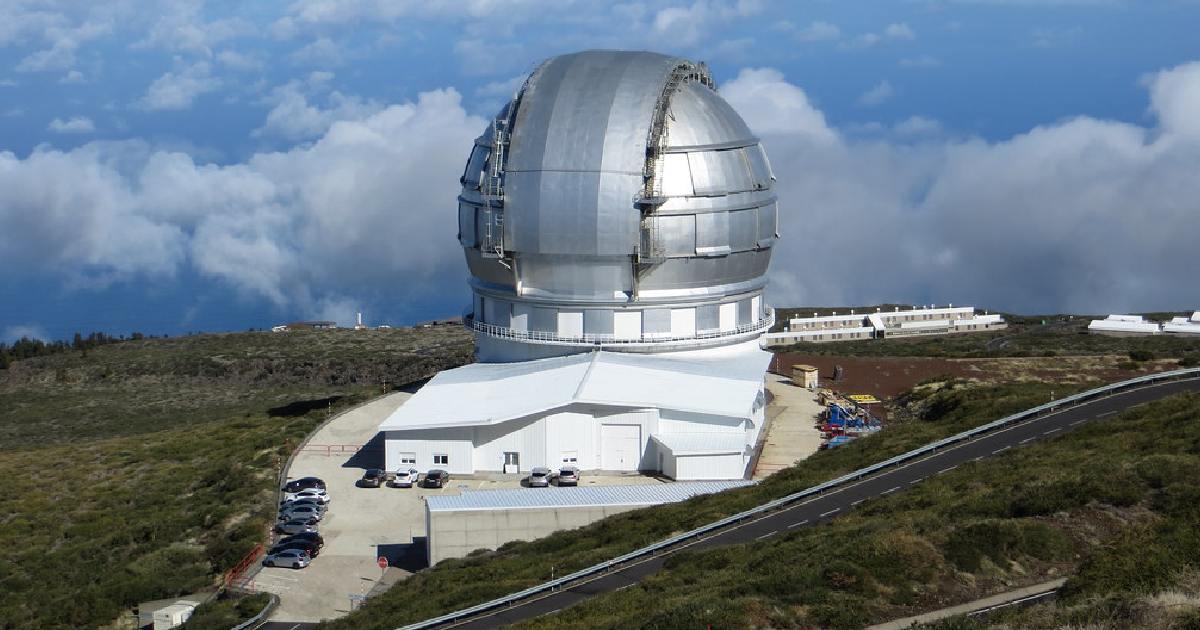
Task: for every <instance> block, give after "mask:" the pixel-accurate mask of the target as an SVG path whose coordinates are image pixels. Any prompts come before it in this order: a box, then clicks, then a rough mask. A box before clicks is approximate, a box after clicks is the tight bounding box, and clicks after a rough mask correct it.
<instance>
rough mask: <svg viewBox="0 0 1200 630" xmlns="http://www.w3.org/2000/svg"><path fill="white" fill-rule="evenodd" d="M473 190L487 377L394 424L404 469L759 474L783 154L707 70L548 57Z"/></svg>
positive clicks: (472, 173) (478, 329) (496, 128)
mask: <svg viewBox="0 0 1200 630" xmlns="http://www.w3.org/2000/svg"><path fill="white" fill-rule="evenodd" d="M460 181H461V183H462V190H461V193H460V194H459V197H458V240H459V244H460V245H461V246H462V247H463V251H464V252H465V254H466V261H467V267H468V269H469V271H470V274H471V277H470V286H471V291H472V293H473V300H472V306H473V308H472V313H471V314H470V315H468V316H467V317H466V319H465V323H466V325H467V326H468V327H469V328H471V329H472V330H473V331H474V333H475V338H476V356H477V359H478V360H479V363H476V364H474V365H468V366H466V367H462V368H457V369H454V370H448V371H445V372H442V373H441V374H438V375H437V376H436V377H434V378H433V379H432V380H431V381H430V382H429V383H428V384H426V385H425V386H424V387H423V388H422V389H420V390H419V391H418V392H417V393H416V394H415V395H413V397H412V398H410V399H409V400H408V401H407V402H406V403H405V404H404V405H403V406H402V407H401V408H400V409H398V410H397V411H396V412H395V413H394V414H393V415H392V416H391V417H389V418H387V419H386V420H385V421H384V422H383V423H382V424H381V425H380V430H381V431H382V432H383V433H384V435H385V450H386V466H387V467H388V468H389V469H397V468H407V467H413V468H418V469H421V470H425V469H429V468H443V469H446V470H448V471H450V472H451V473H460V474H468V473H474V472H477V471H507V472H525V471H528V470H529V469H530V468H533V467H535V466H547V467H553V466H560V465H563V464H574V465H576V466H578V467H579V468H581V469H583V470H613V471H624V470H628V471H633V470H642V471H662V472H663V473H665V474H667V475H668V476H671V477H674V478H676V479H696V480H701V479H740V478H743V477H744V476H746V474H747V467H748V464H749V462H750V459H751V456H752V454H753V450H754V447H755V444H756V441H757V439H758V436H759V434H760V432H761V430H762V426H763V417H764V410H763V407H764V392H763V377H764V374H765V372H766V368H767V366H768V363H769V361H770V356H771V355H770V354H769V353H767V352H764V351H762V350H760V349H759V338H760V337H761V336H762V334H763V333H764V332H765V331H766V330H767V329H768V328H770V326H771V324H772V323H774V313H773V311H772V310H771V309H770V308H768V307H767V305H766V304H765V303H764V301H763V288H764V287H765V285H766V276H765V274H766V270H767V266H768V264H769V263H770V259H771V250H772V248H773V246H774V244H775V241H776V239H777V238H778V227H777V226H778V213H779V212H778V204H777V200H776V198H775V195H774V193H773V191H772V187H773V185H774V181H775V176H774V173H773V172H772V171H771V167H770V164H769V162H768V161H767V156H766V153H765V152H764V151H763V149H762V147H761V146H760V144H759V141H758V139H757V138H756V137H755V136H754V134H753V133H752V132H751V131H750V129H749V128H747V126H746V124H745V122H743V121H742V119H741V117H740V116H738V114H737V113H736V112H735V111H734V110H733V108H732V107H730V105H729V104H728V103H727V102H725V100H724V99H722V98H721V96H720V95H718V94H717V91H716V87H715V84H714V83H713V80H712V77H711V76H710V75H709V72H708V69H707V67H705V66H704V64H702V63H694V62H691V61H688V60H686V59H679V58H675V57H668V56H665V55H659V54H654V53H645V52H623V51H587V52H582V53H575V54H569V55H563V56H559V57H554V58H552V59H549V60H547V61H546V62H544V63H542V64H541V65H540V66H539V67H538V68H537V69H536V70H534V71H533V73H532V74H530V76H529V77H528V78H527V79H526V81H525V83H524V85H523V86H522V87H521V89H520V90H519V91H518V92H517V94H516V95H515V96H514V97H513V99H512V100H511V101H510V102H509V103H508V104H507V105H505V106H504V107H503V108H502V109H501V110H500V112H499V114H497V116H496V118H495V120H494V121H493V122H492V124H491V125H489V126H488V128H487V129H486V130H485V131H484V133H483V135H481V136H480V137H479V138H478V139H476V140H475V143H474V147H473V148H472V150H471V154H470V157H469V158H468V160H467V165H466V169H465V171H464V173H463V176H462V178H461V180H460Z"/></svg>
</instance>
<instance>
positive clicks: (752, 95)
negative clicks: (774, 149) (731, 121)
mask: <svg viewBox="0 0 1200 630" xmlns="http://www.w3.org/2000/svg"><path fill="white" fill-rule="evenodd" d="M721 93H722V94H723V95H724V96H725V98H726V99H727V100H729V102H731V103H734V104H735V105H736V106H737V109H738V112H739V113H740V114H741V115H742V116H743V117H744V118H745V119H746V120H747V121H754V125H753V126H754V129H755V131H757V132H759V133H764V134H768V133H769V134H775V135H781V136H789V137H798V138H803V139H804V142H810V143H818V144H824V143H830V142H833V141H835V140H836V138H837V136H836V134H835V133H834V131H833V130H832V129H830V128H829V125H827V124H826V123H825V115H824V114H823V113H821V111H820V110H818V109H817V108H815V107H813V105H812V103H810V102H809V100H808V96H807V95H806V94H805V93H804V91H803V90H801V89H800V88H798V87H796V86H795V85H792V84H790V83H788V82H787V80H785V79H784V77H783V74H782V73H781V72H779V71H778V70H774V69H771V68H759V69H755V68H745V69H743V70H742V71H741V72H740V73H738V76H737V78H736V79H734V80H733V81H730V82H729V83H726V84H725V85H723V86H721Z"/></svg>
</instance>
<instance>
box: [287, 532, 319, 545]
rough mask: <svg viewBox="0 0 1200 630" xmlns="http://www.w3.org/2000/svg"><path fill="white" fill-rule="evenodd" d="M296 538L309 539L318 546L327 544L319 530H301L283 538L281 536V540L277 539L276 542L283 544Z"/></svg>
mask: <svg viewBox="0 0 1200 630" xmlns="http://www.w3.org/2000/svg"><path fill="white" fill-rule="evenodd" d="M294 540H304V541H308V542H311V543H313V544H315V545H316V546H317V547H324V546H325V538H324V537H322V536H321V535H320V534H318V533H317V532H301V533H299V534H292V535H291V536H284V537H283V538H280V539H279V540H277V541H275V544H277V545H282V544H284V543H289V542H292V541H294Z"/></svg>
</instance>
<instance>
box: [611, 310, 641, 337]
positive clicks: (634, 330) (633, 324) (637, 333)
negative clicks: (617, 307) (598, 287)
mask: <svg viewBox="0 0 1200 630" xmlns="http://www.w3.org/2000/svg"><path fill="white" fill-rule="evenodd" d="M613 335H615V336H616V338H617V339H641V337H642V312H641V311H616V312H614V313H613Z"/></svg>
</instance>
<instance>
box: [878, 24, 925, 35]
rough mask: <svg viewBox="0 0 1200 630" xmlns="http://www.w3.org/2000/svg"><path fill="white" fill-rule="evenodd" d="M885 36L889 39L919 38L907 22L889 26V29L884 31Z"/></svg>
mask: <svg viewBox="0 0 1200 630" xmlns="http://www.w3.org/2000/svg"><path fill="white" fill-rule="evenodd" d="M883 35H884V37H887V38H889V39H916V38H917V34H916V33H915V32H913V30H912V27H910V26H909V25H908V23H906V22H899V23H895V24H888V25H887V27H886V28H884V29H883Z"/></svg>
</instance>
